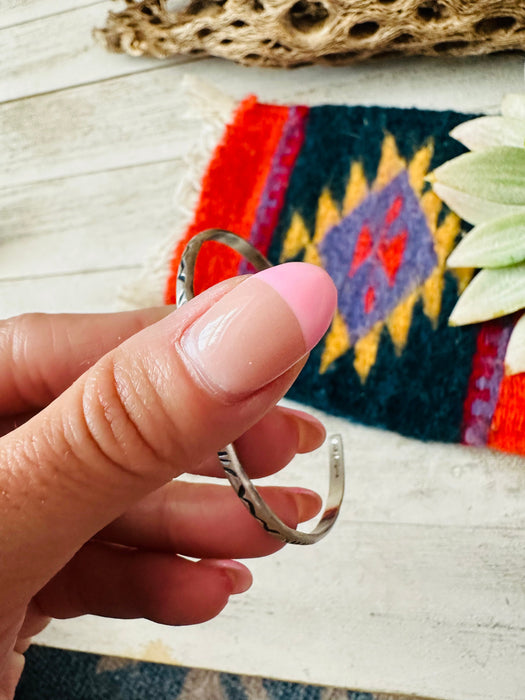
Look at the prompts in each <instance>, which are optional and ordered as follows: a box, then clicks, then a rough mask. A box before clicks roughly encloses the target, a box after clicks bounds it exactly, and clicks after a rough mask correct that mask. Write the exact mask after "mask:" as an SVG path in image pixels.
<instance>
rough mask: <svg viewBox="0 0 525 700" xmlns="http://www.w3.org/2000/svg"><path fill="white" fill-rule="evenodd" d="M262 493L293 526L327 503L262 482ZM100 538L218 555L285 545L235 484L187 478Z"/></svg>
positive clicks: (253, 554) (257, 551) (158, 493)
mask: <svg viewBox="0 0 525 700" xmlns="http://www.w3.org/2000/svg"><path fill="white" fill-rule="evenodd" d="M260 492H261V495H262V496H263V498H264V500H265V501H266V502H267V503H268V505H269V506H270V508H272V510H273V511H274V512H275V513H276V514H277V515H278V516H279V517H280V518H281V520H283V521H284V522H285V523H286V524H287V525H288V526H289V527H294V528H295V527H297V524H298V523H300V522H305V521H306V520H310V518H313V517H314V516H315V515H317V513H318V512H319V509H320V506H321V499H320V497H319V496H318V495H317V494H316V493H314V492H313V491H308V490H306V489H293V488H275V487H261V489H260ZM97 539H101V540H105V541H108V542H114V543H118V544H123V545H127V546H129V547H139V548H142V549H149V550H164V551H168V552H177V553H179V554H182V555H184V556H189V557H199V558H203V557H206V558H210V557H212V558H215V559H237V558H241V559H245V558H248V557H261V556H265V555H267V554H271V553H272V552H276V551H277V550H278V549H280V548H281V547H282V546H283V542H281V541H280V540H278V539H277V538H275V537H273V536H272V535H270V534H269V533H267V532H266V531H265V530H264V529H263V528H262V527H261V526H260V524H259V523H258V522H257V521H256V520H255V518H252V516H251V515H250V513H249V512H248V510H247V509H246V508H245V507H244V505H243V504H242V502H241V501H240V499H239V498H238V497H237V495H236V494H235V492H234V491H233V489H232V488H230V486H220V485H216V484H189V483H186V482H183V481H172V482H170V483H169V484H166V485H165V486H163V487H162V488H161V489H159V490H158V491H155V492H154V493H152V494H150V495H149V496H147V497H146V498H145V499H143V500H142V501H141V502H140V503H138V504H137V505H136V506H134V507H133V508H131V509H130V510H129V511H128V512H127V513H125V514H124V515H123V516H121V517H120V518H118V519H117V520H115V521H114V522H112V523H111V524H110V525H108V526H107V527H106V528H104V529H103V530H102V531H101V532H100V533H98V535H97Z"/></svg>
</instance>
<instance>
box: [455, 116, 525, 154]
mask: <svg viewBox="0 0 525 700" xmlns="http://www.w3.org/2000/svg"><path fill="white" fill-rule="evenodd" d="M450 135H451V136H452V138H454V139H456V141H459V142H460V143H462V144H463V145H464V146H466V147H467V148H468V149H470V150H471V151H480V150H482V149H484V148H491V147H494V146H516V147H517V148H523V147H525V119H511V118H509V117H478V118H477V119H471V120H470V121H468V122H463V123H462V124H459V125H458V126H456V128H455V129H452V131H451V132H450Z"/></svg>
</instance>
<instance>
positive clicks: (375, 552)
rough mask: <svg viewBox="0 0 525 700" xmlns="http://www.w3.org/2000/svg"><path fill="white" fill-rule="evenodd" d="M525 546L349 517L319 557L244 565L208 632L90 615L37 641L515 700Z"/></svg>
mask: <svg viewBox="0 0 525 700" xmlns="http://www.w3.org/2000/svg"><path fill="white" fill-rule="evenodd" d="M524 546H525V536H524V533H523V531H514V530H511V531H508V530H489V529H480V530H470V531H469V530H465V529H460V528H432V527H420V526H415V525H407V526H392V525H391V524H388V523H387V524H374V523H363V524H354V523H350V522H344V523H343V524H341V526H339V527H338V530H337V533H336V534H334V535H330V536H329V538H327V540H326V541H324V542H323V543H322V544H320V545H319V546H316V547H315V548H311V549H310V548H308V549H303V548H299V550H298V548H295V549H294V548H287V549H286V550H285V551H283V552H282V553H280V554H278V555H277V556H276V557H273V559H272V560H267V561H253V562H249V566H250V567H251V568H252V570H253V571H254V574H255V584H254V586H253V588H252V589H251V591H249V592H248V593H246V594H244V595H243V596H239V597H235V598H233V599H232V601H231V602H230V604H229V606H228V607H227V608H226V610H225V611H224V612H223V613H222V615H221V616H220V617H219V618H218V619H216V620H214V621H212V622H210V623H206V624H205V625H202V626H198V627H194V628H174V629H170V628H166V627H161V626H156V625H153V624H151V623H147V622H144V621H137V622H129V621H125V622H124V621H113V622H109V621H107V620H95V619H94V618H85V619H79V620H75V621H70V622H60V623H54V624H53V625H52V627H51V628H50V629H49V630H48V631H46V632H45V633H44V634H43V635H42V636H41V637H40V640H41V641H43V642H45V643H48V644H51V645H54V644H57V643H58V644H59V645H65V646H66V647H69V646H72V647H74V648H78V647H80V648H82V649H86V650H87V649H90V650H92V649H98V650H100V651H101V652H102V653H114V650H115V648H118V649H119V650H120V651H121V652H124V653H125V654H126V655H131V656H136V657H138V658H148V659H150V660H155V659H156V660H161V659H162V660H163V661H165V662H166V661H171V662H172V663H177V664H182V665H188V666H198V667H206V668H213V669H218V670H226V671H229V672H233V673H247V674H254V675H262V676H265V677H274V678H283V679H286V680H296V681H302V682H307V683H320V684H327V685H337V686H341V687H346V688H358V689H365V690H376V691H383V692H398V693H407V694H416V695H422V696H425V697H433V698H446V699H447V700H482V699H483V700H494V699H495V698H498V700H516V699H517V698H521V697H522V695H521V693H522V690H523V686H524V682H525V650H524V641H525V635H524V625H525V617H524V615H525V613H524V610H525V606H524V602H525V600H524V596H523V576H524V574H525V570H524V567H523V557H522V552H523V547H524ZM159 657H161V658H159Z"/></svg>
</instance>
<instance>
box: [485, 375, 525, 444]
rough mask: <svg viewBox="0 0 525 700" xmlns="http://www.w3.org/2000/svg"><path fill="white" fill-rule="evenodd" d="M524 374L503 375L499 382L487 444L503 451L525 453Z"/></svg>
mask: <svg viewBox="0 0 525 700" xmlns="http://www.w3.org/2000/svg"><path fill="white" fill-rule="evenodd" d="M524 407H525V374H515V375H513V376H511V377H505V378H504V379H503V381H502V383H501V389H500V393H499V398H498V403H497V406H496V410H495V412H494V416H493V418H492V425H491V426H490V433H489V439H488V445H490V447H496V448H498V449H499V450H504V451H505V452H518V453H521V454H525V410H524Z"/></svg>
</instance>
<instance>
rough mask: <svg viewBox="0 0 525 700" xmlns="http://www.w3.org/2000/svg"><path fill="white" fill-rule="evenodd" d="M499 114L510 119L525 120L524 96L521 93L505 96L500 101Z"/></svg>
mask: <svg viewBox="0 0 525 700" xmlns="http://www.w3.org/2000/svg"><path fill="white" fill-rule="evenodd" d="M501 113H502V115H503V116H504V117H510V118H511V119H525V95H524V94H523V93H517V94H511V95H505V97H504V98H503V100H502V101H501Z"/></svg>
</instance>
